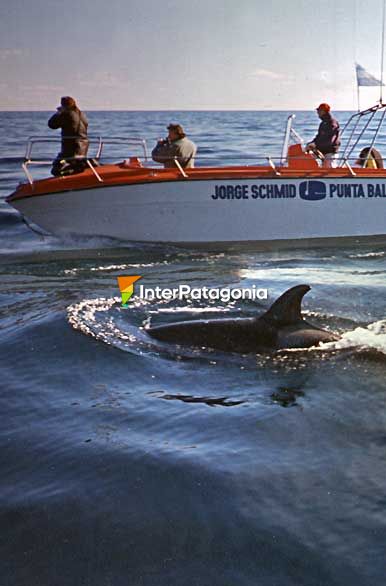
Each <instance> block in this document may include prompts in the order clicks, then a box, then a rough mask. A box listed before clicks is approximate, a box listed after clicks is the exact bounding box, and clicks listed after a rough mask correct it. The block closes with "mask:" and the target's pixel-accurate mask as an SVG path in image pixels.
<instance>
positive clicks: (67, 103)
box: [60, 96, 78, 110]
mask: <svg viewBox="0 0 386 586" xmlns="http://www.w3.org/2000/svg"><path fill="white" fill-rule="evenodd" d="M60 105H61V106H62V108H65V109H66V110H77V109H78V107H77V105H76V102H75V100H74V98H72V97H71V96H63V97H62V98H61V100H60Z"/></svg>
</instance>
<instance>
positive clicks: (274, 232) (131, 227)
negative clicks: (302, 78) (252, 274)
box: [7, 104, 386, 248]
mask: <svg viewBox="0 0 386 586" xmlns="http://www.w3.org/2000/svg"><path fill="white" fill-rule="evenodd" d="M385 112H386V105H382V104H379V105H376V106H374V107H373V108H370V109H368V110H366V111H363V112H359V113H357V114H354V115H353V116H352V117H351V119H350V121H349V123H348V124H347V125H346V127H345V128H344V130H343V134H345V135H346V137H347V140H346V144H345V145H344V146H342V157H341V159H340V160H339V166H337V167H336V168H323V167H321V166H320V164H319V162H318V161H317V160H316V159H315V157H314V156H313V155H311V154H307V153H305V152H304V151H303V148H302V144H301V143H298V144H293V145H289V142H290V136H291V134H295V136H296V137H297V138H299V137H298V135H297V134H296V133H294V131H293V129H292V121H293V118H294V116H291V117H289V119H288V122H287V127H286V132H285V139H284V143H283V151H282V153H281V156H280V158H279V159H278V160H276V159H273V158H270V157H266V164H265V165H241V166H240V165H239V166H224V167H219V166H213V167H200V166H196V167H195V168H193V169H185V170H184V169H182V167H181V166H180V165H179V163H178V161H176V168H175V169H163V168H158V167H154V166H153V167H150V166H146V165H147V163H146V161H147V158H148V157H147V155H146V148H145V151H144V157H143V159H145V164H144V165H143V164H142V162H141V160H140V158H137V157H132V158H131V159H130V160H128V161H127V160H126V161H124V162H122V163H117V164H109V165H100V166H98V167H96V168H94V167H93V166H92V165H91V164H89V168H88V169H86V170H85V171H83V172H82V173H79V174H75V175H69V176H66V177H52V178H48V179H42V180H35V181H34V180H33V178H32V176H31V174H30V171H29V167H30V165H31V164H33V163H37V164H41V163H42V161H33V159H32V157H31V150H32V145H33V144H34V143H35V142H36V140H34V141H30V143H29V147H28V150H27V156H26V160H25V162H24V165H23V168H24V170H25V171H26V173H27V177H28V182H26V183H22V184H20V185H19V186H18V188H17V189H16V191H14V192H13V193H12V194H11V195H10V196H9V197H8V198H7V202H8V203H9V204H10V205H11V206H13V207H14V208H16V209H17V210H18V211H19V212H20V213H21V214H23V216H25V218H26V219H27V220H28V221H29V222H33V223H34V224H36V225H38V226H40V227H41V228H43V229H44V230H45V231H47V232H49V233H52V234H55V235H64V236H68V235H81V236H96V235H97V236H107V237H112V238H117V239H120V240H124V241H139V242H152V243H174V244H179V245H194V246H197V245H206V246H207V245H216V246H218V245H235V244H243V243H253V244H254V245H256V247H262V248H267V247H268V248H270V247H275V246H276V247H289V246H302V245H309V244H310V243H312V242H315V243H319V244H327V245H328V244H335V243H339V242H343V243H349V242H351V241H376V242H380V241H381V242H386V213H385V209H386V170H385V169H382V168H381V169H368V168H359V167H354V165H353V160H354V149H358V148H359V146H360V144H361V141H362V145H363V132H362V134H361V131H360V125H361V123H362V118H363V119H364V117H365V116H376V115H377V114H379V113H380V114H381V118H382V121H383V118H384V115H385ZM350 125H351V126H354V127H355V128H354V131H352V129H351V126H350ZM366 128H367V127H366ZM379 128H380V127H379ZM378 133H379V129H378V130H377V132H375V133H374V137H373V139H374V140H373V141H372V144H368V146H373V145H374V143H375V140H376V138H377V135H378ZM141 143H142V141H141ZM355 158H356V157H355Z"/></svg>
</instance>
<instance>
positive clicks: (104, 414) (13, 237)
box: [0, 112, 386, 586]
mask: <svg viewBox="0 0 386 586" xmlns="http://www.w3.org/2000/svg"><path fill="white" fill-rule="evenodd" d="M287 114H288V113H285V112H173V113H170V112H93V113H90V114H89V119H90V133H91V134H93V135H99V134H102V135H103V136H104V135H115V136H124V135H130V136H143V137H144V138H146V139H147V141H148V144H149V146H150V147H151V146H152V145H153V143H154V142H155V140H156V139H157V138H158V137H160V136H164V135H165V134H166V130H165V126H166V125H167V123H169V122H175V121H177V122H181V123H182V124H183V125H184V126H185V127H186V129H187V131H188V134H189V136H190V137H191V138H192V139H193V140H194V141H195V142H196V143H197V144H198V145H199V147H200V151H199V152H200V153H201V154H202V155H211V156H212V157H213V156H214V157H215V158H217V160H218V161H221V160H225V157H227V156H233V157H234V158H235V159H238V160H243V158H244V157H248V156H249V155H251V156H256V154H257V155H259V156H266V155H267V154H268V155H270V154H272V155H277V154H280V149H281V144H282V137H283V127H284V123H285V120H286V116H287ZM347 116H348V114H347V113H340V115H339V119H340V121H343V120H344V119H346V118H347ZM47 118H48V113H0V128H1V136H2V141H1V145H0V165H1V168H0V170H1V176H0V197H1V198H2V199H1V200H0V234H1V242H0V369H1V370H0V374H1V379H0V380H1V382H0V387H1V391H0V400H1V411H0V423H1V424H0V446H1V462H0V478H1V482H0V496H1V510H0V514H1V525H0V526H1V546H0V548H1V550H0V551H1V558H0V559H1V564H0V586H62V585H66V586H67V585H71V586H127V585H129V586H166V585H176V586H185V585H186V586H256V585H258V586H268V585H269V586H338V585H339V586H346V585H350V586H351V585H358V586H381V585H382V586H384V584H385V576H386V379H385V372H386V356H385V354H386V320H385V317H386V316H385V299H386V281H385V275H386V251H385V249H384V248H382V247H380V246H378V247H371V246H360V247H359V246H353V247H351V248H347V247H346V248H339V249H338V248H329V249H306V250H295V251H290V252H280V251H278V252H274V253H256V252H253V251H251V250H244V251H241V252H235V251H233V252H221V251H220V252H216V253H213V252H205V251H202V250H201V251H196V250H186V249H185V250H180V249H178V248H173V247H162V246H150V245H149V246H139V245H137V244H130V243H117V242H113V241H106V240H100V239H98V238H93V239H88V240H82V239H79V240H77V241H74V240H72V241H70V240H69V241H65V242H63V241H59V240H58V239H56V238H53V237H45V238H44V239H42V238H41V237H40V236H39V235H37V234H35V233H33V232H31V231H30V230H29V229H28V228H27V227H26V226H25V224H23V223H22V221H21V220H20V218H19V216H18V215H17V214H16V213H15V212H14V211H13V210H12V209H11V208H10V207H9V206H7V204H6V203H5V202H4V197H5V196H6V195H7V194H8V193H10V192H11V191H12V190H13V189H14V188H15V186H16V184H17V183H18V182H19V181H21V180H24V179H23V174H22V171H21V168H20V163H21V159H22V157H23V153H24V146H25V142H26V138H27V137H28V136H29V135H45V134H47V132H46V120H47ZM317 124H318V121H317V118H316V116H315V113H311V112H310V113H305V112H299V113H298V114H297V129H298V130H299V131H300V133H301V134H303V135H304V137H305V138H306V139H307V140H310V139H311V138H312V137H313V135H314V133H315V129H316V127H317ZM380 144H381V146H382V140H381V142H380ZM385 152H386V144H385ZM53 153H54V150H50V151H49V152H47V153H43V154H44V155H46V156H51V155H53ZM120 153H121V154H120V157H119V156H118V153H117V152H115V151H114V152H113V153H112V156H115V155H116V156H117V157H118V158H122V149H121V151H120ZM43 154H42V156H43ZM129 154H130V153H129V152H127V153H126V152H124V153H123V155H124V156H128V155H129ZM36 172H37V174H38V175H39V173H40V174H43V175H44V173H45V171H44V170H41V169H37V171H35V173H36ZM219 221H221V218H219ZM125 274H129V275H130V274H138V275H142V278H143V281H144V282H145V283H146V286H147V287H152V286H157V285H158V286H162V287H170V286H176V285H178V284H179V283H187V284H189V285H191V286H192V287H193V286H194V287H196V286H204V285H206V286H211V287H223V286H231V287H236V286H240V287H249V286H252V285H256V286H258V287H266V288H267V289H268V292H269V301H268V302H266V303H264V302H252V301H242V302H240V303H239V302H237V303H219V302H217V301H213V302H211V303H209V305H208V304H205V303H203V302H201V303H200V302H193V303H190V304H188V303H183V302H177V301H174V302H165V301H164V302H157V303H155V302H141V301H140V300H135V299H133V301H132V302H131V305H130V308H129V309H126V310H125V309H123V308H122V307H121V303H120V299H119V291H118V289H117V283H116V277H117V276H118V275H125ZM299 283H308V284H310V285H311V286H312V290H311V292H310V293H309V294H308V295H307V296H306V298H305V300H304V308H305V310H306V311H307V312H308V318H309V319H310V321H312V322H313V323H315V324H316V325H319V326H321V327H327V328H329V329H331V330H334V331H337V332H339V333H341V334H343V338H342V341H340V342H338V343H337V344H336V345H335V346H333V348H332V349H331V348H324V349H322V350H312V351H297V352H282V353H273V354H260V355H253V354H250V355H244V356H240V355H236V354H231V353H228V354H226V353H221V352H213V351H209V350H208V349H205V348H202V349H181V348H175V347H173V346H168V345H164V344H162V343H160V342H156V341H154V340H150V339H149V338H148V336H147V335H146V333H145V332H144V331H143V329H140V328H141V327H142V326H143V325H144V324H145V323H148V322H149V319H150V320H151V323H153V324H155V323H158V324H159V323H165V322H168V321H175V320H178V319H187V318H189V319H194V318H201V317H206V316H208V317H213V318H214V317H216V316H219V317H224V316H233V315H237V316H244V315H245V316H252V315H257V314H259V313H261V312H262V311H263V308H264V307H266V306H267V304H269V303H271V302H272V301H273V300H274V299H275V298H276V297H277V296H278V295H279V294H280V293H282V292H283V291H284V290H286V289H287V288H288V287H290V286H292V285H295V284H299Z"/></svg>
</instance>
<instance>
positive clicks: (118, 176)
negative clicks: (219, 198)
mask: <svg viewBox="0 0 386 586" xmlns="http://www.w3.org/2000/svg"><path fill="white" fill-rule="evenodd" d="M294 155H295V153H294ZM308 157H310V158H308ZM96 169H97V172H98V174H99V176H100V177H101V179H102V182H99V181H98V179H97V178H96V177H95V175H94V173H93V172H92V171H91V169H86V170H85V171H83V172H82V173H78V174H76V175H68V176H66V177H50V178H48V179H41V180H37V181H34V183H33V185H30V184H29V183H21V184H20V185H19V186H18V187H17V189H16V190H15V191H14V192H13V193H12V194H11V195H9V196H8V198H7V200H6V201H8V202H12V201H15V200H17V199H22V198H25V197H33V196H35V195H36V196H38V195H48V194H51V193H60V192H61V193H62V192H64V191H81V190H85V189H91V188H95V189H97V188H103V187H113V186H117V185H135V184H144V183H161V182H166V181H172V182H175V181H205V180H206V181H211V180H212V181H214V180H227V179H229V180H238V181H242V180H243V179H256V180H261V179H268V178H270V179H277V180H281V179H287V180H288V179H308V178H317V177H319V178H325V179H327V178H330V179H335V178H343V177H345V178H350V179H351V180H352V181H355V180H356V179H358V178H359V179H364V178H366V179H370V178H374V177H377V178H382V179H384V178H385V179H386V169H363V168H358V167H354V169H353V170H354V171H355V176H353V175H352V173H351V171H350V169H348V168H346V167H339V168H323V167H319V166H318V164H317V162H316V161H315V160H314V159H313V158H312V156H311V155H309V156H308V155H307V156H305V154H304V153H302V156H300V155H299V156H297V155H295V156H292V157H290V158H289V162H288V167H277V168H276V170H275V169H273V168H272V167H271V166H248V167H246V166H245V165H240V166H234V167H196V168H194V169H187V170H186V173H187V177H186V178H185V177H183V176H182V175H181V173H180V171H179V170H178V169H158V168H146V167H139V166H137V165H132V166H131V165H127V163H120V164H116V165H101V166H100V167H97V168H96Z"/></svg>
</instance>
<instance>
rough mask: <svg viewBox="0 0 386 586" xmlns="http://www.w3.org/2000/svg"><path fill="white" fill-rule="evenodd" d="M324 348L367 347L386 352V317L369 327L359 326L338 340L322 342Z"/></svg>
mask: <svg viewBox="0 0 386 586" xmlns="http://www.w3.org/2000/svg"><path fill="white" fill-rule="evenodd" d="M321 348H322V349H324V350H345V349H349V348H359V349H361V348H365V349H371V350H376V351H377V352H382V353H383V354H386V319H385V320H380V321H376V322H374V323H372V324H370V325H368V326H367V327H358V328H355V329H354V330H352V331H349V332H345V333H344V334H342V336H341V338H340V340H338V341H337V342H329V343H327V344H322V345H321Z"/></svg>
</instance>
